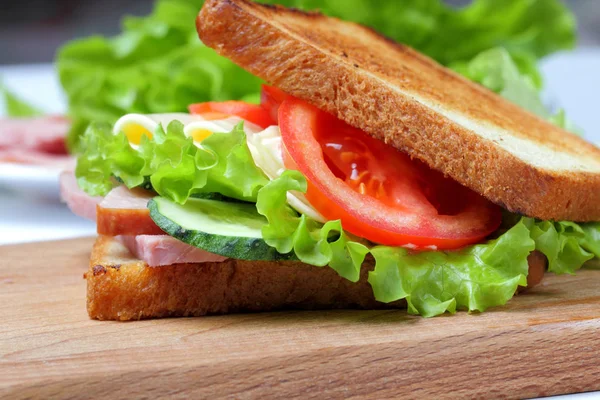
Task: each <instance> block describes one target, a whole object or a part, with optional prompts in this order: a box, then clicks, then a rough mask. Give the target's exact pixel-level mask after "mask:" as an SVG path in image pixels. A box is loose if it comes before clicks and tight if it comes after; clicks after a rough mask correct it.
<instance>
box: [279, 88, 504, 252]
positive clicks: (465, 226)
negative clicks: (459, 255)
mask: <svg viewBox="0 0 600 400" xmlns="http://www.w3.org/2000/svg"><path fill="white" fill-rule="evenodd" d="M279 126H280V129H281V137H282V139H283V144H284V150H283V152H284V154H283V157H284V160H285V164H286V167H288V168H290V169H297V170H299V171H300V172H302V173H303V174H304V176H305V177H306V179H307V181H308V191H307V194H306V196H307V199H308V200H309V202H310V203H311V204H312V205H313V206H314V207H315V208H316V209H317V210H318V211H319V212H320V213H321V214H323V216H324V217H326V218H327V219H329V220H336V219H341V221H342V226H343V227H344V229H346V230H347V231H349V232H352V233H353V234H355V235H357V236H360V237H363V238H366V239H368V240H370V241H372V242H374V243H379V244H384V245H389V246H403V245H414V246H416V248H419V249H423V248H425V247H427V246H437V248H438V249H455V248H459V247H462V246H465V245H467V244H472V243H476V242H478V241H480V240H481V239H483V238H485V237H486V236H488V235H489V234H490V233H492V232H493V231H495V230H496V229H497V228H498V226H499V225H500V222H501V211H500V208H499V207H498V206H496V205H494V204H492V203H491V202H489V201H488V200H486V199H485V198H483V197H482V196H480V195H478V194H476V193H475V192H473V191H471V190H470V189H468V188H466V187H464V186H461V185H460V184H458V183H457V182H455V181H453V180H451V179H448V178H445V177H444V176H443V175H442V174H441V173H439V172H436V171H434V170H432V169H430V168H429V167H428V166H426V165H425V164H424V163H422V162H420V161H417V160H411V159H410V157H408V156H407V155H405V154H404V153H401V152H400V151H398V150H396V149H395V148H393V147H391V146H388V145H386V144H384V143H383V142H382V141H380V140H377V139H374V138H372V137H371V136H369V135H367V134H366V133H365V132H363V131H361V130H359V129H356V128H353V127H351V126H349V125H347V124H346V123H344V122H342V121H340V120H339V119H337V118H335V117H333V116H331V115H329V114H327V113H325V112H323V111H320V110H318V109H317V108H315V107H313V106H311V105H309V104H307V103H305V102H303V101H301V100H299V99H295V98H292V97H289V98H287V99H286V100H284V101H283V103H282V104H281V107H280V108H279Z"/></svg>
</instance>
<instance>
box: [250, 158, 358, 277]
mask: <svg viewBox="0 0 600 400" xmlns="http://www.w3.org/2000/svg"><path fill="white" fill-rule="evenodd" d="M289 190H297V191H300V192H306V179H305V178H304V176H303V175H302V174H301V173H300V172H298V171H292V170H288V171H285V172H284V173H283V174H282V175H281V176H280V177H279V178H277V179H275V180H273V181H271V182H269V183H268V184H267V185H266V186H265V187H264V188H262V189H261V190H260V191H259V192H258V199H257V202H256V209H257V210H258V212H259V214H261V215H264V216H265V217H266V218H267V221H268V224H267V225H266V226H265V227H264V228H263V230H262V234H263V239H264V240H265V242H266V243H267V244H268V245H269V246H271V247H274V248H275V249H277V251H278V252H279V253H281V254H287V253H289V252H290V251H292V250H293V251H294V253H295V254H296V256H297V257H298V258H299V259H300V260H301V261H303V262H305V263H307V264H311V265H316V266H320V267H322V266H325V265H329V266H330V267H331V268H333V269H334V270H335V271H337V273H338V274H339V275H340V276H342V277H344V278H346V279H348V280H350V281H352V282H358V280H359V278H360V268H361V265H362V263H363V261H364V258H365V256H366V254H367V253H368V248H367V247H366V246H365V245H364V244H362V243H359V242H358V241H357V240H356V239H355V238H353V237H351V236H350V235H348V234H347V233H346V232H344V231H343V230H342V224H341V222H340V221H329V222H327V223H326V224H321V223H319V222H316V221H314V220H312V219H310V218H307V217H306V216H305V215H301V216H299V215H298V213H297V212H296V211H294V210H293V209H292V208H290V206H288V204H287V199H286V193H287V192H288V191H289Z"/></svg>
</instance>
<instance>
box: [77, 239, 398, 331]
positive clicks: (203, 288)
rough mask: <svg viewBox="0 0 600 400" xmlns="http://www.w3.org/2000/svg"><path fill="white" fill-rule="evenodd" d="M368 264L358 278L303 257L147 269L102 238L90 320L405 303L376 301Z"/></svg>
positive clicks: (94, 261) (93, 267) (90, 276)
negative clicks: (352, 279) (298, 259)
mask: <svg viewBox="0 0 600 400" xmlns="http://www.w3.org/2000/svg"><path fill="white" fill-rule="evenodd" d="M372 267H373V264H372V263H365V265H364V266H363V271H362V276H361V279H360V281H359V282H358V283H352V282H350V281H348V280H346V279H344V278H341V277H340V276H339V275H338V274H337V273H336V272H335V271H334V270H333V269H331V268H319V267H314V266H311V265H307V264H303V263H300V262H272V261H241V260H227V261H224V262H221V263H203V264H177V265H172V266H165V267H154V268H153V267H148V266H147V265H146V264H145V263H144V262H142V261H140V260H138V259H136V258H135V257H134V256H132V255H131V253H129V250H127V248H126V247H124V246H123V245H122V244H121V243H120V242H119V241H118V240H116V239H115V238H113V237H109V236H100V237H98V239H97V240H96V243H95V245H94V248H93V250H92V256H91V260H90V268H89V270H88V272H87V274H86V279H87V309H88V313H89V315H90V317H91V318H94V319H101V320H121V321H127V320H137V319H145V318H160V317H190V316H201V315H206V314H225V313H233V312H241V311H270V310H278V309H282V308H286V309H322V308H327V309H331V308H358V309H376V308H384V307H388V308H389V307H404V306H405V303H404V302H403V301H400V302H396V303H393V304H383V303H380V302H378V301H376V300H375V298H374V297H373V290H372V289H371V286H370V285H369V283H368V282H367V273H368V270H369V268H372Z"/></svg>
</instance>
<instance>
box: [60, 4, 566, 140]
mask: <svg viewBox="0 0 600 400" xmlns="http://www.w3.org/2000/svg"><path fill="white" fill-rule="evenodd" d="M263 2H266V3H279V4H283V5H286V6H293V7H298V8H301V9H305V10H308V9H320V10H322V11H323V12H324V13H326V14H329V15H332V16H336V17H339V18H342V19H345V20H348V21H354V22H359V23H361V24H364V25H367V26H370V27H372V28H374V29H377V30H378V31H379V32H381V33H383V34H384V35H386V36H388V37H391V38H392V39H394V40H396V41H398V42H401V43H405V44H407V45H409V46H411V47H413V48H415V49H417V50H419V51H421V52H423V53H425V54H427V55H429V56H431V57H432V58H434V59H436V60H437V61H439V62H441V63H442V64H445V65H449V64H452V63H457V62H468V61H469V60H471V59H472V58H473V57H475V56H476V55H477V54H479V53H481V52H483V51H486V50H488V49H491V48H495V47H502V48H505V49H506V50H507V51H508V52H509V53H510V55H511V57H512V58H513V60H515V62H516V65H517V66H518V67H519V70H520V71H521V72H522V73H524V74H527V75H529V76H530V77H532V79H533V81H535V83H536V85H537V86H539V85H540V84H541V79H540V76H539V72H538V71H537V68H536V65H535V62H536V61H537V60H538V59H539V58H540V57H543V56H545V55H547V54H550V53H553V52H555V51H558V50H562V49H569V48H572V47H573V46H574V43H575V21H574V18H573V15H572V14H571V13H570V12H569V11H568V9H567V8H566V7H565V6H564V5H563V4H562V3H561V2H560V1H559V0H531V1H527V2H524V1H521V0H503V1H497V0H476V1H474V2H473V3H472V4H471V5H469V6H468V7H464V8H460V9H455V8H451V7H449V6H447V5H445V4H444V2H443V0H424V1H413V0H377V1H364V0H266V1H263ZM202 4H203V1H202V0H158V1H156V3H155V7H154V10H153V12H152V13H151V14H150V15H148V16H145V17H141V18H139V17H128V18H125V19H124V20H123V28H122V33H121V34H119V35H118V36H116V37H113V38H105V37H101V36H94V37H90V38H85V39H79V40H75V41H73V42H70V43H68V44H67V45H65V46H64V47H62V48H61V49H60V51H59V52H58V54H57V57H56V66H57V70H58V75H59V78H60V82H61V84H62V87H63V89H64V91H65V93H66V95H67V99H68V104H69V116H70V117H71V120H72V121H73V124H72V129H71V134H70V135H69V140H68V143H69V146H70V148H71V149H72V150H74V151H77V150H78V149H79V139H80V136H81V135H82V134H83V132H84V131H85V129H86V128H87V126H88V125H89V123H90V121H95V122H107V123H114V122H115V121H116V119H117V118H118V117H120V116H121V115H123V114H126V113H130V112H136V113H142V114H143V113H157V112H180V111H185V110H186V108H187V106H188V105H189V104H190V103H194V102H202V101H209V100H215V101H220V100H234V99H252V100H257V99H258V91H259V84H260V80H259V79H258V78H256V77H254V76H253V75H251V74H249V73H248V72H246V71H244V70H243V69H242V68H240V67H238V66H236V65H235V64H233V63H232V62H231V61H229V60H227V59H225V58H223V57H220V56H219V55H217V54H216V53H215V52H214V51H213V50H212V49H210V48H208V47H206V46H204V45H203V44H202V43H201V42H200V40H199V39H198V37H197V34H196V31H195V24H194V20H195V18H196V16H197V14H198V10H200V8H201V6H202Z"/></svg>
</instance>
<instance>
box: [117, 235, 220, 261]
mask: <svg viewBox="0 0 600 400" xmlns="http://www.w3.org/2000/svg"><path fill="white" fill-rule="evenodd" d="M119 239H120V240H121V242H122V243H123V244H124V245H125V246H126V247H127V248H128V249H129V251H130V252H131V254H133V255H134V256H136V257H137V258H139V259H140V260H142V261H144V262H145V263H146V264H148V265H149V266H150V267H159V266H164V265H173V264H186V263H193V264H196V263H205V262H222V261H225V260H227V257H223V256H220V255H218V254H213V253H209V252H208V251H204V250H202V249H199V248H197V247H193V246H190V245H189V244H186V243H183V242H180V241H179V240H177V239H175V238H172V237H171V236H167V235H138V236H120V237H119Z"/></svg>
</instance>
